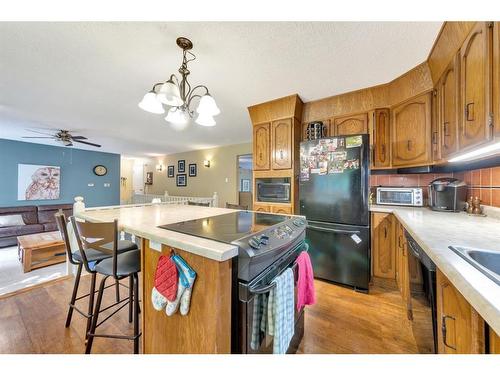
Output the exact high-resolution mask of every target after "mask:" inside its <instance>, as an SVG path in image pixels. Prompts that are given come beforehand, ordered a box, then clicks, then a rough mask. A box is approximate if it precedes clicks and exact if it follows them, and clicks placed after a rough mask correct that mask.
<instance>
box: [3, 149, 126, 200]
mask: <svg viewBox="0 0 500 375" xmlns="http://www.w3.org/2000/svg"><path fill="white" fill-rule="evenodd" d="M18 164H40V165H53V166H60V167H61V186H60V199H56V200H39V201H18V200H17V169H18V167H17V165H18ZM98 164H101V165H104V166H106V167H107V168H108V173H107V174H106V175H105V176H102V177H99V176H96V175H95V174H94V172H93V169H94V166H96V165H98ZM89 183H93V184H94V186H93V187H90V186H88V184H89ZM105 183H110V184H111V186H110V187H104V184H105ZM77 195H81V196H83V197H84V199H85V205H86V206H87V207H95V206H109V205H115V204H120V155H118V154H110V153H107V152H96V151H85V150H77V149H74V148H71V147H57V146H46V145H40V144H35V143H27V142H18V141H10V140H6V139H0V207H10V206H29V205H42V204H59V203H73V201H74V200H73V198H74V197H75V196H77Z"/></svg>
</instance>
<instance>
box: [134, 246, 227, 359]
mask: <svg viewBox="0 0 500 375" xmlns="http://www.w3.org/2000/svg"><path fill="white" fill-rule="evenodd" d="M170 251H171V248H170V247H167V246H163V249H162V254H167V255H168V254H170ZM175 252H177V253H178V254H179V255H180V256H182V257H183V258H184V260H185V261H186V262H187V263H188V264H189V265H190V266H191V267H192V268H193V269H194V270H195V271H196V273H197V276H196V281H195V284H194V288H193V294H192V298H191V307H190V310H189V314H188V315H186V316H182V315H181V314H180V313H179V312H177V313H176V314H174V315H173V316H167V315H166V314H165V311H164V310H162V311H156V310H155V309H154V308H153V305H152V304H151V290H152V288H153V285H154V274H155V270H156V264H157V262H158V258H159V257H160V255H161V253H160V252H159V251H157V250H153V249H151V248H150V247H149V241H148V240H145V239H143V242H142V292H143V294H142V296H143V297H142V318H143V319H142V352H143V353H146V354H148V353H155V354H170V353H185V354H197V353H208V354H215V353H230V352H231V272H232V262H231V260H228V261H225V262H217V261H214V260H211V259H207V258H204V257H202V256H199V255H194V254H192V253H188V252H186V251H183V250H181V249H175Z"/></svg>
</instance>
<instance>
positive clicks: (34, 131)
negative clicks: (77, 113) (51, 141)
mask: <svg viewBox="0 0 500 375" xmlns="http://www.w3.org/2000/svg"><path fill="white" fill-rule="evenodd" d="M26 130H27V131H29V132H32V133H37V134H43V135H50V136H52V137H53V136H54V135H53V134H50V133H44V132H39V131H38V130H33V129H26Z"/></svg>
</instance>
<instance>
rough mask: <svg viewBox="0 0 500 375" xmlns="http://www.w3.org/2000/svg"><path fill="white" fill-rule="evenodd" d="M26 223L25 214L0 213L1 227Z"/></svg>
mask: <svg viewBox="0 0 500 375" xmlns="http://www.w3.org/2000/svg"><path fill="white" fill-rule="evenodd" d="M18 225H25V224H24V220H23V215H21V214H16V215H0V228H4V227H15V226H18Z"/></svg>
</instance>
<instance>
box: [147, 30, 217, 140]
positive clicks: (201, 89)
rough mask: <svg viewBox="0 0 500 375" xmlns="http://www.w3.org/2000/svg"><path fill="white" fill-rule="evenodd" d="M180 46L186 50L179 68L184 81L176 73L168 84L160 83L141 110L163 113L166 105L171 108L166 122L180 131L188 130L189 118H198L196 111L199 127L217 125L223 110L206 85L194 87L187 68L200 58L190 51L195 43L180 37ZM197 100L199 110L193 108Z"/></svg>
mask: <svg viewBox="0 0 500 375" xmlns="http://www.w3.org/2000/svg"><path fill="white" fill-rule="evenodd" d="M177 45H178V46H179V47H180V48H182V51H183V52H182V63H181V66H180V68H179V73H180V74H181V77H182V78H181V80H179V79H178V78H177V76H176V75H175V74H172V75H170V78H169V79H168V80H167V81H165V82H160V83H156V84H155V85H154V86H153V88H152V89H151V91H149V92H148V93H146V95H144V98H143V99H142V101H141V102H140V103H139V107H140V108H141V109H143V110H145V111H147V112H151V113H156V114H163V113H165V109H164V108H163V105H162V104H165V105H166V106H167V116H166V117H165V120H166V121H167V122H169V123H171V124H172V126H173V127H174V128H176V129H178V130H179V129H184V128H185V127H186V126H187V125H188V123H189V119H190V118H192V117H194V116H195V112H196V114H197V115H196V119H195V122H196V123H197V124H198V125H201V126H215V124H216V123H215V119H214V116H216V115H218V114H219V113H220V110H219V108H218V107H217V104H216V103H215V100H214V98H213V97H212V96H211V95H210V92H209V91H208V88H207V87H206V86H204V85H197V86H194V87H193V88H191V85H190V84H189V82H188V80H187V78H188V75H189V74H190V73H191V72H190V71H189V69H188V66H187V65H188V63H189V62H190V61H193V60H194V59H196V56H195V55H194V54H193V53H192V52H190V50H191V49H192V48H193V43H192V42H191V41H190V40H189V39H187V38H184V37H179V38H177ZM188 55H189V56H188ZM193 99H199V102H198V106H197V107H196V109H195V110H193V109H192V107H191V104H192V101H193Z"/></svg>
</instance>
